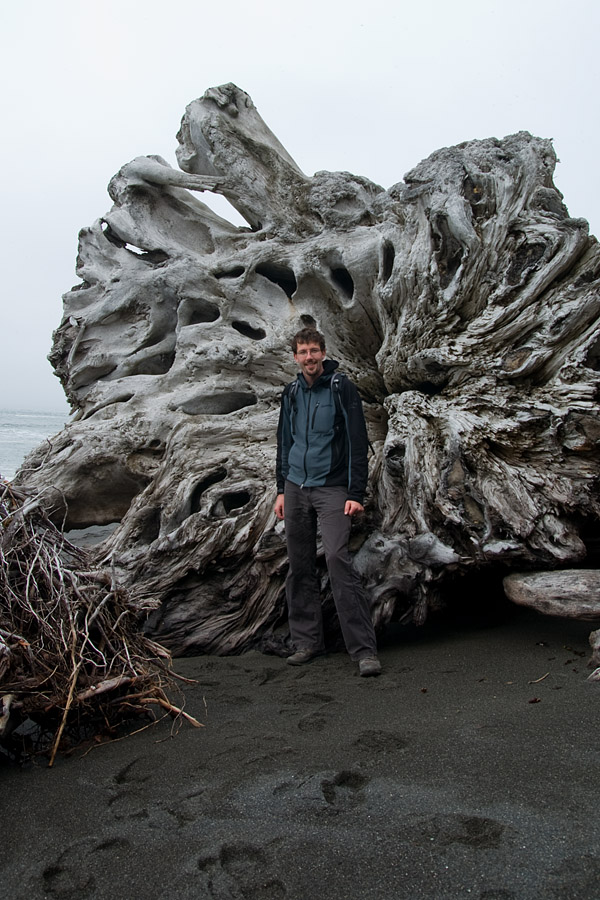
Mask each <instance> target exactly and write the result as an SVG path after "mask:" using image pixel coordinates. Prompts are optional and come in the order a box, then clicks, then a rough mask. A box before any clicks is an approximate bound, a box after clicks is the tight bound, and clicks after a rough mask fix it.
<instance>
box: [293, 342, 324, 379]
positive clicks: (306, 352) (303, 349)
mask: <svg viewBox="0 0 600 900" xmlns="http://www.w3.org/2000/svg"><path fill="white" fill-rule="evenodd" d="M294 359H295V360H296V363H297V364H298V365H299V366H300V371H301V372H302V374H303V375H304V377H305V378H306V380H307V382H308V383H309V384H312V383H313V382H314V381H316V380H317V378H318V377H319V376H320V375H321V374H322V372H323V360H324V359H325V351H324V350H321V348H320V347H319V345H318V344H298V347H297V348H296V352H295V353H294Z"/></svg>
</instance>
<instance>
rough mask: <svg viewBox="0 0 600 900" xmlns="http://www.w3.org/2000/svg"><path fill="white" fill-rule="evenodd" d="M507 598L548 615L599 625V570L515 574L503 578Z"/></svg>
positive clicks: (565, 570)
mask: <svg viewBox="0 0 600 900" xmlns="http://www.w3.org/2000/svg"><path fill="white" fill-rule="evenodd" d="M504 590H505V592H506V596H507V597H508V598H509V599H510V600H512V601H513V603H518V604H519V605H521V606H530V607H531V608H532V609H536V610H537V611H538V612H540V613H543V614H545V615H549V616H564V617H565V618H570V619H582V620H585V621H589V622H598V623H600V570H598V569H563V570H561V571H558V572H515V573H513V574H512V575H507V577H506V578H505V579H504Z"/></svg>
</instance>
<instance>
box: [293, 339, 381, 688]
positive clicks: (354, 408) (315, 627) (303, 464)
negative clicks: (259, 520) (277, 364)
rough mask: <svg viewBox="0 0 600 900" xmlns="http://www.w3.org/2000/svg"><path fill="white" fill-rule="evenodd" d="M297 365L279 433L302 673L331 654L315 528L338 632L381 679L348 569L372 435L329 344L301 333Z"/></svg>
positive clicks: (366, 672) (363, 668)
mask: <svg viewBox="0 0 600 900" xmlns="http://www.w3.org/2000/svg"><path fill="white" fill-rule="evenodd" d="M292 350H293V353H294V359H295V361H296V363H297V364H298V366H299V368H300V372H299V373H298V376H297V379H296V381H293V382H291V384H288V385H287V387H286V388H285V390H284V392H283V396H282V398H281V410H280V415H279V426H278V429H277V500H276V501H275V514H276V516H277V518H278V519H284V518H285V534H286V540H287V547H288V557H289V572H288V577H287V581H286V597H287V604H288V618H289V626H290V634H291V638H292V642H293V644H294V647H295V652H294V653H293V654H292V655H291V656H290V657H288V660H287V661H288V663H290V664H291V665H294V666H297V665H302V664H303V663H306V662H309V661H310V660H311V659H314V658H315V657H316V656H320V655H321V654H322V653H324V651H325V646H324V636H323V621H322V615H321V599H320V591H319V581H318V577H317V567H316V559H317V521H318V523H319V525H320V528H321V539H322V542H323V549H324V551H325V559H326V562H327V570H328V572H329V580H330V583H331V590H332V593H333V599H334V601H335V606H336V609H337V614H338V618H339V621H340V626H341V629H342V635H343V638H344V643H345V645H346V649H347V650H348V653H349V654H350V657H351V658H352V659H353V660H355V661H357V662H358V666H359V672H360V674H361V675H362V676H370V675H379V674H380V672H381V664H380V662H379V660H378V659H377V642H376V638H375V631H374V628H373V623H372V621H371V616H370V612H369V604H368V602H367V599H366V597H365V595H364V593H363V590H362V585H361V583H360V579H359V577H358V575H357V574H356V572H355V571H354V569H353V567H352V560H351V559H350V554H349V552H348V540H349V538H350V528H351V520H352V517H353V516H355V515H357V514H358V513H361V512H363V510H364V507H363V499H364V493H365V490H366V487H367V474H368V465H367V451H368V445H369V442H368V438H367V429H366V426H365V419H364V415H363V409H362V404H361V401H360V397H359V395H358V391H357V390H356V387H355V386H354V385H353V384H352V382H351V381H350V380H349V379H348V378H347V377H345V376H344V375H341V374H339V373H338V374H336V369H337V368H338V363H337V362H334V361H333V360H329V359H325V356H326V353H325V339H324V338H323V335H322V334H320V333H319V332H318V331H317V330H316V329H314V328H303V329H302V331H299V332H298V333H297V334H296V335H295V336H294V338H293V340H292Z"/></svg>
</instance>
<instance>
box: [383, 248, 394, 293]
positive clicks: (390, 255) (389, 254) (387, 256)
mask: <svg viewBox="0 0 600 900" xmlns="http://www.w3.org/2000/svg"><path fill="white" fill-rule="evenodd" d="M395 259H396V251H395V250H394V245H393V244H392V243H391V241H385V242H384V244H383V252H382V254H381V277H382V279H383V282H384V284H386V283H387V282H388V281H389V280H390V278H391V277H392V271H393V269H394V260H395Z"/></svg>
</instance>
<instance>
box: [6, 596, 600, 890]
mask: <svg viewBox="0 0 600 900" xmlns="http://www.w3.org/2000/svg"><path fill="white" fill-rule="evenodd" d="M590 630H591V629H590V626H589V625H586V624H584V623H579V622H573V621H569V620H563V619H561V620H559V619H549V618H544V617H541V616H538V615H537V614H535V613H532V612H530V611H527V610H522V609H519V608H517V607H514V608H511V609H510V610H509V611H508V612H507V611H505V612H504V614H503V615H502V617H501V618H499V619H497V620H496V621H494V622H490V621H488V622H479V623H477V622H474V621H472V620H463V621H459V622H456V623H455V624H453V625H451V626H448V625H441V624H438V625H437V626H433V627H431V626H429V627H425V628H423V629H421V630H419V631H415V632H412V631H406V630H405V631H402V630H399V631H398V633H397V634H396V635H394V636H393V639H392V636H391V637H390V638H388V639H387V640H386V642H385V643H384V644H383V646H382V649H381V660H382V662H383V665H384V674H383V675H382V676H381V677H380V678H377V679H361V678H359V677H358V676H357V672H356V667H355V664H353V663H352V662H351V661H350V660H349V659H348V657H347V656H346V655H345V654H333V655H330V656H328V657H327V658H324V659H320V660H317V661H315V662H313V663H311V664H309V665H308V666H304V667H302V668H292V667H291V666H288V665H286V663H285V662H284V661H283V660H280V659H278V658H276V657H268V656H262V655H260V654H258V653H250V654H247V655H244V656H240V657H228V658H215V657H197V658H189V659H185V660H177V661H176V666H175V667H176V669H177V671H179V672H180V673H181V674H183V675H186V676H188V677H192V678H196V679H198V684H197V685H195V686H193V687H188V688H186V698H187V701H186V702H187V706H186V709H187V711H188V712H190V713H191V714H193V715H195V716H197V717H198V718H199V719H200V720H201V721H203V722H204V723H205V727H204V728H202V729H201V730H196V729H193V728H192V727H191V726H189V725H184V726H182V727H181V729H180V730H179V733H178V734H177V736H175V737H170V727H171V726H170V722H168V721H166V722H164V723H161V724H159V725H158V726H156V727H154V728H152V729H149V730H146V731H144V732H142V733H140V734H137V735H135V736H133V737H129V738H127V739H125V740H122V741H120V742H118V743H113V744H109V745H105V746H101V747H98V748H96V749H94V750H93V751H92V752H90V753H89V754H88V755H87V756H85V757H84V758H81V757H80V755H79V754H75V755H74V756H73V757H72V758H70V759H68V760H66V759H59V760H57V762H56V764H55V767H54V768H53V769H47V768H44V767H43V765H42V764H35V765H33V766H31V765H30V766H28V767H26V768H23V769H16V768H12V767H6V766H4V767H3V768H2V769H1V770H0V787H1V797H2V800H1V804H2V843H1V851H0V854H1V867H0V897H2V898H5V897H6V898H9V897H10V898H16V900H20V898H23V900H24V898H27V900H38V898H64V900H67V898H68V900H71V898H72V900H75V898H77V900H80V898H81V900H84V898H94V900H96V898H97V900H100V898H127V900H137V898H156V900H163V898H186V900H187V898H218V900H230V898H231V900H238V898H240V900H283V898H287V900H308V898H315V900H334V898H335V900H338V898H373V900H380V898H385V900H388V898H389V900H391V898H407V900H408V898H410V900H418V898H427V900H434V898H435V900H438V898H439V900H446V898H477V900H510V898H515V900H534V898H535V900H569V898H573V900H599V898H600V821H599V816H598V773H599V769H600V738H599V737H598V718H599V715H600V683H597V682H596V683H592V682H588V681H587V676H588V674H589V670H588V669H587V660H588V658H589V653H590V650H589V645H588V642H587V638H588V634H589V631H590ZM543 676H545V677H543ZM534 701H536V702H534Z"/></svg>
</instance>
